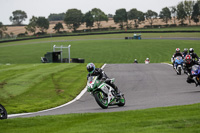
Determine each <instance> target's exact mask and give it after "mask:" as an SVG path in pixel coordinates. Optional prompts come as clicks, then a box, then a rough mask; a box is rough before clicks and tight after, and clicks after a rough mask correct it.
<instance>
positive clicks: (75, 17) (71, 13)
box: [64, 9, 83, 31]
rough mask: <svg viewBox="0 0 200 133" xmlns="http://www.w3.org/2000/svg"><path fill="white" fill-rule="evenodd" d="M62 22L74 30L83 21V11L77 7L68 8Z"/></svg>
mask: <svg viewBox="0 0 200 133" xmlns="http://www.w3.org/2000/svg"><path fill="white" fill-rule="evenodd" d="M64 22H65V24H66V25H67V27H68V28H69V29H73V30H74V31H76V29H77V28H79V26H80V25H81V24H82V23H83V13H82V12H81V10H78V9H69V10H67V12H66V14H65V18H64Z"/></svg>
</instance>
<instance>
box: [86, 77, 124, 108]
mask: <svg viewBox="0 0 200 133" xmlns="http://www.w3.org/2000/svg"><path fill="white" fill-rule="evenodd" d="M97 78H98V77H97V76H90V77H89V78H88V82H87V91H88V92H90V93H91V94H92V95H93V96H94V98H95V100H96V102H97V104H98V105H99V106H100V107H101V108H103V109H106V108H108V106H113V105H118V106H124V105H125V97H124V95H123V94H121V96H120V97H117V95H116V91H115V90H114V89H113V88H112V87H111V86H110V85H108V84H107V83H106V80H104V81H103V80H98V79H97ZM109 80H110V82H114V80H115V79H114V78H113V79H109Z"/></svg>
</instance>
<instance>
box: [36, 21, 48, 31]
mask: <svg viewBox="0 0 200 133" xmlns="http://www.w3.org/2000/svg"><path fill="white" fill-rule="evenodd" d="M36 24H37V28H39V29H40V31H41V32H42V33H44V32H45V31H46V30H48V29H49V20H48V19H46V18H45V17H38V18H37V21H36Z"/></svg>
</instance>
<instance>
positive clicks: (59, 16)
mask: <svg viewBox="0 0 200 133" xmlns="http://www.w3.org/2000/svg"><path fill="white" fill-rule="evenodd" d="M64 18H65V13H59V14H55V13H53V14H50V15H49V16H48V20H49V21H60V20H64Z"/></svg>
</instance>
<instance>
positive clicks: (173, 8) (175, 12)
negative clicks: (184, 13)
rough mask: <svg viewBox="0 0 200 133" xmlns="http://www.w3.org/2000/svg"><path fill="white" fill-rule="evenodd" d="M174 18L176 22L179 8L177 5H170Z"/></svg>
mask: <svg viewBox="0 0 200 133" xmlns="http://www.w3.org/2000/svg"><path fill="white" fill-rule="evenodd" d="M170 9H171V10H170V11H171V15H172V18H173V19H174V24H176V16H177V8H176V6H172V7H170Z"/></svg>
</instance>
